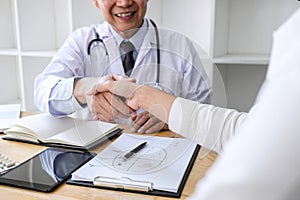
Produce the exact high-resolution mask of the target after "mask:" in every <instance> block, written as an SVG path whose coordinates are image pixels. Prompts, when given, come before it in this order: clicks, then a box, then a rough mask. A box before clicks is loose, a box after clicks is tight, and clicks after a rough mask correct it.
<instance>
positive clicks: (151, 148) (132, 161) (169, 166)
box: [72, 133, 196, 192]
mask: <svg viewBox="0 0 300 200" xmlns="http://www.w3.org/2000/svg"><path fill="white" fill-rule="evenodd" d="M143 142H147V144H146V146H144V147H143V148H142V149H141V150H139V151H138V152H137V153H136V154H135V155H134V156H131V157H130V158H129V159H124V155H126V154H127V153H128V152H129V151H131V150H132V148H133V147H136V146H137V145H139V144H141V143H143ZM195 148H196V144H195V143H194V142H192V141H190V140H188V139H184V138H166V137H158V136H143V135H135V134H127V133H123V134H122V135H121V136H120V137H119V138H118V139H117V140H115V141H114V142H113V143H112V144H110V145H109V146H108V147H107V148H106V149H104V150H103V151H102V152H101V153H99V154H98V155H97V156H96V157H94V158H93V159H92V160H90V161H89V162H88V163H86V164H85V165H84V166H82V167H81V168H80V169H78V170H77V171H76V172H74V173H73V174H72V181H89V182H93V181H94V179H95V178H96V177H97V178H99V177H104V178H105V177H106V178H109V179H114V180H119V179H129V180H136V181H144V182H151V183H152V184H153V189H157V190H163V191H169V192H177V190H178V188H179V185H180V183H181V181H182V178H183V176H184V173H185V171H186V169H187V166H188V164H189V161H190V159H191V157H192V155H193V153H194V150H195Z"/></svg>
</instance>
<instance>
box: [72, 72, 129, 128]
mask: <svg viewBox="0 0 300 200" xmlns="http://www.w3.org/2000/svg"><path fill="white" fill-rule="evenodd" d="M115 77H116V78H118V79H124V80H125V79H126V80H127V78H126V77H123V76H115ZM109 80H111V81H114V80H115V79H114V78H113V76H104V77H100V78H94V77H90V78H82V79H78V80H77V81H76V82H75V84H74V96H75V97H76V99H77V100H78V101H79V102H80V103H81V104H87V106H88V108H89V110H90V111H91V112H92V113H93V117H94V119H95V120H102V121H108V122H113V121H114V120H115V119H117V118H128V117H130V116H133V115H135V111H134V110H133V109H131V108H130V107H128V106H127V105H126V104H125V103H124V101H123V99H121V98H120V97H118V96H116V95H114V94H112V93H110V92H99V91H97V87H99V86H100V85H101V84H103V83H104V82H106V81H109ZM128 81H135V80H134V79H128Z"/></svg>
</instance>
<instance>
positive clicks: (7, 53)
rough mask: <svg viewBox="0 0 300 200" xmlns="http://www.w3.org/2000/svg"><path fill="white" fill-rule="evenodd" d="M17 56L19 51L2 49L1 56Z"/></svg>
mask: <svg viewBox="0 0 300 200" xmlns="http://www.w3.org/2000/svg"><path fill="white" fill-rule="evenodd" d="M3 55H4V56H17V55H19V51H18V50H17V49H1V50H0V56H3Z"/></svg>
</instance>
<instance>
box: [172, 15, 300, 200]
mask: <svg viewBox="0 0 300 200" xmlns="http://www.w3.org/2000/svg"><path fill="white" fill-rule="evenodd" d="M299 27H300V9H298V11H297V12H296V13H295V14H294V15H293V16H292V17H291V18H290V19H289V20H288V21H287V22H286V23H284V24H283V25H282V26H281V27H280V28H279V29H278V30H277V31H276V32H275V33H274V42H273V49H272V55H271V61H270V65H269V69H268V73H267V77H266V81H265V83H264V85H263V87H262V89H261V90H260V92H259V96H258V98H257V102H256V105H255V107H254V108H252V109H251V111H250V112H249V114H248V116H247V115H246V114H240V113H238V112H234V111H233V112H230V111H229V110H226V109H220V108H215V107H209V106H203V105H200V104H199V105H196V104H197V103H194V102H186V101H185V102H183V103H180V102H182V101H180V99H179V100H177V101H176V102H175V104H174V105H173V108H172V109H174V112H171V115H170V121H172V120H173V119H175V118H178V115H176V116H175V114H176V113H177V114H178V112H177V111H178V110H179V111H180V110H182V109H180V106H181V107H183V108H184V107H186V106H187V105H184V104H188V107H193V106H194V107H202V108H198V110H197V113H195V114H194V115H193V116H192V117H193V118H194V119H193V121H197V119H198V123H197V125H195V126H193V128H192V129H190V130H189V132H188V133H187V135H188V136H189V137H192V138H193V133H196V134H203V133H199V132H197V130H201V126H202V124H203V123H209V125H205V126H206V127H214V126H215V125H216V126H217V127H224V128H225V130H222V131H221V132H210V134H214V140H212V139H211V138H212V137H213V136H210V137H211V138H210V141H215V142H214V143H218V144H220V143H223V145H222V146H223V148H224V151H223V152H221V153H220V155H219V157H218V159H217V161H216V162H215V164H214V165H213V167H212V168H211V169H210V170H209V171H208V173H207V174H206V177H205V178H204V179H203V180H201V181H200V182H199V184H198V186H197V187H196V189H195V192H194V194H193V195H192V196H191V197H190V198H189V199H197V200H198V199H201V200H206V199H207V200H214V199H228V200H242V199H243V200H247V199H249V200H254V199H255V200H269V199H270V200H271V199H272V200H275V199H276V200H290V199H299V197H300V190H299V188H300V170H299V169H300V156H299V155H298V153H299V141H300V109H299V108H300V89H299V86H300V78H299V74H300V56H299V52H300V39H299V37H300V28H299ZM216 112H219V114H218V115H217V118H214V117H215V115H214V114H213V113H216ZM208 113H209V115H208V118H205V115H207V114H208ZM222 113H223V114H222ZM173 114H174V115H173ZM185 114H186V113H185ZM185 117H188V118H190V115H187V116H182V118H183V119H185ZM209 117H212V118H209ZM241 117H242V118H241ZM200 119H202V120H200ZM203 119H205V120H203ZM238 120H241V123H239V122H238ZM228 122H229V124H231V125H233V127H232V126H228V125H226V123H228ZM235 122H237V123H236V125H237V126H235ZM218 123H224V124H223V125H219V124H218ZM170 124H171V123H170ZM170 124H169V127H170V129H173V128H174V129H175V130H188V128H186V127H183V128H182V127H181V128H180V126H179V127H178V126H176V125H175V124H173V125H170ZM181 125H182V126H187V123H181ZM202 130H203V129H202ZM220 130H221V129H220ZM235 132H236V134H235ZM234 134H235V135H236V136H235V137H233V138H232V139H231V140H230V141H229V142H228V143H227V144H226V143H225V142H226V141H220V138H223V137H227V138H230V137H231V136H232V135H234ZM204 135H205V133H204ZM220 135H221V137H220ZM200 142H204V141H201V140H200ZM208 143H209V142H208ZM210 144H211V143H210ZM209 147H211V145H210V146H209Z"/></svg>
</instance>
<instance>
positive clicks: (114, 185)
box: [66, 144, 201, 198]
mask: <svg viewBox="0 0 300 200" xmlns="http://www.w3.org/2000/svg"><path fill="white" fill-rule="evenodd" d="M200 148H201V146H200V145H199V144H197V145H196V148H195V150H194V153H193V155H192V157H191V158H190V161H189V164H188V166H187V168H186V170H185V173H184V176H183V178H182V180H181V183H180V185H179V187H178V190H177V192H169V191H163V190H157V189H153V187H152V183H151V182H148V181H140V180H132V179H129V178H127V177H115V178H112V177H105V176H97V177H95V178H94V181H93V182H88V181H74V180H72V179H71V178H70V179H69V180H67V182H66V183H67V184H71V185H77V186H84V187H92V188H101V189H108V190H116V191H122V192H133V193H139V194H146V195H156V196H165V197H174V198H180V196H181V193H182V191H183V188H184V186H185V184H186V181H187V179H188V177H189V174H190V172H191V170H192V168H193V165H194V163H195V160H196V158H197V156H198V153H199V151H200Z"/></svg>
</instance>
